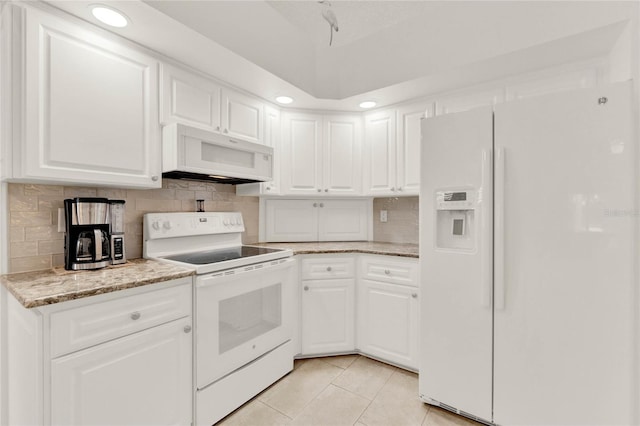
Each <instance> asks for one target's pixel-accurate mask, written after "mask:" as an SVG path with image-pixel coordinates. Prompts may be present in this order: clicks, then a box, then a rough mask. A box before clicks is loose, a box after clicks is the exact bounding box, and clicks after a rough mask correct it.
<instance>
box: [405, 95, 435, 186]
mask: <svg viewBox="0 0 640 426" xmlns="http://www.w3.org/2000/svg"><path fill="white" fill-rule="evenodd" d="M397 112H398V123H397V124H398V126H397V127H398V138H397V140H396V142H397V143H396V189H397V191H398V193H399V194H402V193H404V194H408V195H418V193H419V192H420V145H421V144H422V137H421V135H420V123H421V122H422V119H423V118H424V117H432V116H433V104H425V103H419V104H413V105H407V106H403V107H401V108H399V109H398V111H397Z"/></svg>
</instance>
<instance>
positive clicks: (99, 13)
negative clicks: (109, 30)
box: [91, 4, 129, 28]
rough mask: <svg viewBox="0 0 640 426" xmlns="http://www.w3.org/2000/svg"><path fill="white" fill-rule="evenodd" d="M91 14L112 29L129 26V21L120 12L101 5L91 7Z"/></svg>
mask: <svg viewBox="0 0 640 426" xmlns="http://www.w3.org/2000/svg"><path fill="white" fill-rule="evenodd" d="M91 13H92V14H93V16H94V17H95V18H96V19H97V20H98V21H100V22H102V23H103V24H107V25H110V26H112V27H116V28H124V27H126V26H127V25H128V24H129V20H128V19H127V18H126V16H124V14H123V13H122V12H119V11H117V10H115V9H113V8H111V7H108V6H104V5H102V4H96V5H93V6H91Z"/></svg>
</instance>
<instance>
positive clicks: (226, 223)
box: [222, 219, 230, 226]
mask: <svg viewBox="0 0 640 426" xmlns="http://www.w3.org/2000/svg"><path fill="white" fill-rule="evenodd" d="M222 223H224V226H229V224H230V222H229V219H225V220H223V221H222Z"/></svg>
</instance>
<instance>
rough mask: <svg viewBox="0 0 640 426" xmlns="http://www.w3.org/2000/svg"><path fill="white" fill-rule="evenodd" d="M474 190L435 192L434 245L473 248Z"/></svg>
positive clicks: (474, 229) (461, 248)
mask: <svg viewBox="0 0 640 426" xmlns="http://www.w3.org/2000/svg"><path fill="white" fill-rule="evenodd" d="M475 210H476V191H473V190H459V191H455V190H454V191H452V190H447V191H437V192H436V247H438V248H442V249H454V250H465V251H470V250H473V249H475V241H476V238H475V232H476V224H475V216H476V215H475Z"/></svg>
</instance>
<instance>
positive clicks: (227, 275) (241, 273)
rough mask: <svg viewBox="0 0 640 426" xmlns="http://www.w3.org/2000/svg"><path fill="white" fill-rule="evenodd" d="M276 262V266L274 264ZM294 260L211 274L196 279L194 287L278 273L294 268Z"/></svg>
mask: <svg viewBox="0 0 640 426" xmlns="http://www.w3.org/2000/svg"><path fill="white" fill-rule="evenodd" d="M275 262H278V263H277V264H274V263H275ZM295 264H296V259H294V258H292V257H289V258H286V259H279V260H272V261H268V262H263V263H256V264H253V265H247V266H241V267H238V268H232V269H227V270H224V271H218V272H211V273H209V274H204V275H201V276H199V277H198V279H197V280H196V287H197V288H201V287H207V286H211V285H217V284H219V283H220V281H221V280H224V279H231V278H235V277H249V276H250V275H253V274H260V273H262V272H267V271H269V272H271V271H274V272H275V271H279V270H282V269H287V268H291V267H293V266H295Z"/></svg>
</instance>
